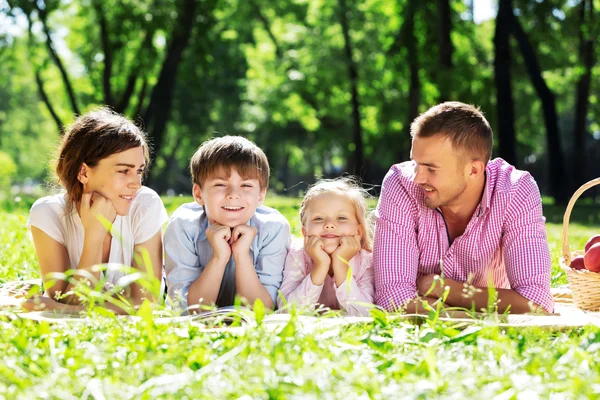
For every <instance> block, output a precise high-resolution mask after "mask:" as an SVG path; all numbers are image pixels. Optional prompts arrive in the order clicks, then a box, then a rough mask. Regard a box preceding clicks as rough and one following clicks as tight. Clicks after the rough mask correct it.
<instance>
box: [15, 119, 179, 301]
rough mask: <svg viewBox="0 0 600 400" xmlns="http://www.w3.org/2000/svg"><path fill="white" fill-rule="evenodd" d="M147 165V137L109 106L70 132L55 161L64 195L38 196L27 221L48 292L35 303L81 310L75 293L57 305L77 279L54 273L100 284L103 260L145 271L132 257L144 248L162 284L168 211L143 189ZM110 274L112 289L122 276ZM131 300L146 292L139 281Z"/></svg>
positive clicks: (108, 271)
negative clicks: (59, 277)
mask: <svg viewBox="0 0 600 400" xmlns="http://www.w3.org/2000/svg"><path fill="white" fill-rule="evenodd" d="M148 162H149V150H148V144H147V143H146V138H145V135H144V133H143V132H142V131H141V130H140V129H139V128H138V127H137V126H135V125H134V124H133V123H132V122H131V121H130V120H128V119H126V118H125V117H123V116H121V115H119V114H116V113H114V112H112V111H110V110H108V109H99V110H96V111H93V112H90V113H88V114H86V115H83V116H81V117H79V118H77V120H76V121H75V123H74V124H73V125H72V126H71V127H70V129H69V130H68V132H67V133H66V134H65V136H64V138H63V140H62V143H61V145H60V147H59V151H58V159H57V163H56V175H57V177H58V181H59V183H60V185H61V186H63V187H64V189H65V190H66V192H65V193H61V194H58V195H54V196H47V197H43V198H41V199H38V200H37V201H36V202H35V203H34V204H33V206H32V207H31V214H30V219H29V222H28V226H29V227H30V229H31V234H32V236H33V243H34V246H35V251H36V254H37V258H38V261H39V264H40V273H41V276H42V280H43V281H44V284H45V285H44V286H45V288H46V292H45V294H44V296H41V297H39V298H38V299H35V303H39V302H40V301H41V302H42V303H43V304H42V305H41V308H44V309H46V310H48V309H50V310H80V309H82V306H81V305H78V303H79V299H78V298H77V297H76V296H73V295H69V296H66V297H63V298H61V299H59V300H56V295H57V294H60V293H63V294H64V293H66V292H68V291H69V290H71V288H72V287H73V282H71V283H69V282H67V281H65V280H57V281H55V282H53V283H52V284H50V276H49V274H52V273H57V272H58V273H64V272H66V271H67V270H68V269H71V268H72V269H76V270H77V274H76V275H75V277H76V278H75V279H78V280H85V279H90V280H92V281H93V280H98V279H100V278H101V276H102V275H103V274H102V273H101V272H99V271H97V269H96V268H92V267H93V266H94V265H97V264H104V263H117V264H122V265H128V266H133V267H135V268H137V269H139V270H141V271H142V272H145V271H146V267H145V265H142V264H143V262H142V261H141V257H134V254H136V253H139V252H141V251H142V249H146V250H147V251H148V255H149V259H150V261H151V265H152V269H153V272H154V276H155V277H156V278H157V279H161V277H162V236H161V226H162V224H163V223H164V222H165V221H166V220H167V212H166V210H165V208H164V206H163V204H162V201H161V199H160V197H159V196H158V195H157V194H156V192H154V191H153V190H151V189H149V188H147V187H144V186H142V184H141V181H142V176H143V175H144V172H145V171H146V168H147V166H148ZM108 223H110V224H112V228H110V230H109V229H108V228H109V227H110V225H109V224H108ZM136 260H138V261H136ZM138 262H139V264H138ZM105 274H106V276H105V278H106V281H107V282H108V283H109V284H110V283H112V284H114V283H116V282H117V281H118V279H119V278H121V277H122V276H123V275H124V274H123V273H122V272H119V271H117V270H111V269H108V270H107V271H106V273H105ZM128 297H129V300H130V301H131V302H132V303H133V304H134V305H138V304H140V303H141V302H142V300H143V297H144V294H143V292H142V290H141V288H140V287H139V285H137V284H136V283H133V284H132V285H131V290H130V291H129V295H128ZM151 300H153V301H156V300H157V299H151ZM33 303H34V302H33V300H30V301H28V302H26V304H24V307H25V308H33ZM37 307H38V308H40V305H39V304H37ZM107 307H108V308H112V309H115V311H118V312H120V311H122V310H120V309H118V308H117V307H114V306H112V305H110V304H107Z"/></svg>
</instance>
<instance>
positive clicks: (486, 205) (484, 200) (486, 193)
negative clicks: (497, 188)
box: [477, 164, 492, 217]
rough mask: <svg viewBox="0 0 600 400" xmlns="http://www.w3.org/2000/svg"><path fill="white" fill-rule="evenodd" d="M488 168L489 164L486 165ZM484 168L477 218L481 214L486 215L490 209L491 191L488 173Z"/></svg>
mask: <svg viewBox="0 0 600 400" xmlns="http://www.w3.org/2000/svg"><path fill="white" fill-rule="evenodd" d="M488 168H489V164H488ZM488 168H486V170H485V186H484V188H483V196H481V202H480V203H479V207H478V210H479V211H478V212H477V216H478V217H481V216H482V215H483V214H486V213H487V212H488V211H489V209H490V203H491V196H492V190H491V189H490V186H491V182H490V179H489V176H490V173H489V172H490V171H489V170H488Z"/></svg>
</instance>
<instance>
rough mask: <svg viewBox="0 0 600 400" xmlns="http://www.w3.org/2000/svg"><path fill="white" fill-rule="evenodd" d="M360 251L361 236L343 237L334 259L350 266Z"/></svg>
mask: <svg viewBox="0 0 600 400" xmlns="http://www.w3.org/2000/svg"><path fill="white" fill-rule="evenodd" d="M359 251H360V235H354V236H342V237H341V238H340V245H339V247H338V248H337V249H335V251H334V252H333V254H332V255H331V257H332V259H334V260H340V261H342V262H343V263H344V264H348V263H349V262H350V260H351V259H352V257H354V256H355V255H356V254H357V253H358V252H359Z"/></svg>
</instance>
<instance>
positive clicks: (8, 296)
mask: <svg viewBox="0 0 600 400" xmlns="http://www.w3.org/2000/svg"><path fill="white" fill-rule="evenodd" d="M40 285H41V280H29V281H20V282H8V283H6V284H5V285H4V286H3V287H2V288H0V309H11V310H12V311H13V315H14V316H15V317H16V318H23V319H30V320H35V321H46V322H52V323H74V322H83V321H86V320H87V321H89V320H90V317H89V316H88V315H86V314H85V313H73V312H55V311H32V312H20V310H18V308H19V304H20V302H21V301H22V300H23V297H24V296H25V295H27V293H29V292H30V291H32V290H33V291H34V292H37V291H39V286H40ZM552 292H553V297H554V301H555V310H554V313H553V314H509V315H496V316H494V318H489V317H490V316H489V315H488V316H486V315H484V314H475V315H468V314H466V313H460V312H458V313H453V314H452V315H450V314H447V313H442V314H441V315H440V317H439V318H438V320H439V321H446V322H455V323H457V324H462V325H465V326H467V325H472V324H488V325H490V324H493V325H498V326H503V327H534V326H535V327H541V328H547V329H551V330H564V329H570V328H576V327H583V326H586V325H595V326H600V311H586V310H582V309H580V308H577V307H576V306H575V304H573V301H572V296H571V292H570V290H569V289H568V287H561V288H554V289H552ZM217 314H225V313H215V315H210V313H209V314H205V315H190V316H177V317H172V316H168V317H158V318H155V319H154V321H155V323H157V324H163V323H170V324H172V323H182V322H183V323H186V322H187V323H190V324H194V325H195V324H198V325H202V326H206V325H207V322H215V320H212V321H209V319H210V318H213V317H214V318H220V317H219V316H218V315H217ZM241 316H242V318H241V320H242V325H244V326H241V327H234V328H229V329H230V330H234V331H235V330H241V331H243V329H245V326H252V325H255V324H256V322H255V321H253V320H252V319H253V317H252V313H249V314H248V313H246V314H243V315H241ZM391 317H392V318H397V319H400V320H405V321H407V322H411V323H416V324H421V323H424V322H426V321H427V318H428V317H427V316H426V315H419V314H402V315H393V314H392V315H391ZM117 318H125V319H133V320H136V319H140V317H137V316H117ZM226 318H227V317H226ZM290 318H291V316H290V315H289V314H278V313H273V314H268V315H265V317H264V319H263V321H262V323H263V325H265V326H268V327H273V328H276V327H279V326H282V325H285V324H287V323H288V322H289V320H290ZM217 322H218V321H217ZM298 322H299V323H300V324H302V325H303V326H306V327H309V328H314V329H322V328H327V327H341V326H344V325H347V324H356V323H372V322H373V318H372V317H350V316H341V317H329V318H323V317H318V316H304V315H300V316H298ZM208 325H212V326H214V325H215V324H214V323H211V324H208ZM224 325H226V324H224ZM210 329H213V328H210ZM218 329H223V328H218Z"/></svg>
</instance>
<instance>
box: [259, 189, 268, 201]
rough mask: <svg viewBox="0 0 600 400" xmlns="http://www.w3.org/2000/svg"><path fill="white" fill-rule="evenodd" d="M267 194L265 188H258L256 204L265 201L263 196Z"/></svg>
mask: <svg viewBox="0 0 600 400" xmlns="http://www.w3.org/2000/svg"><path fill="white" fill-rule="evenodd" d="M266 195H267V188H264V189H260V197H259V198H258V204H262V203H263V201H265V196H266Z"/></svg>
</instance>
